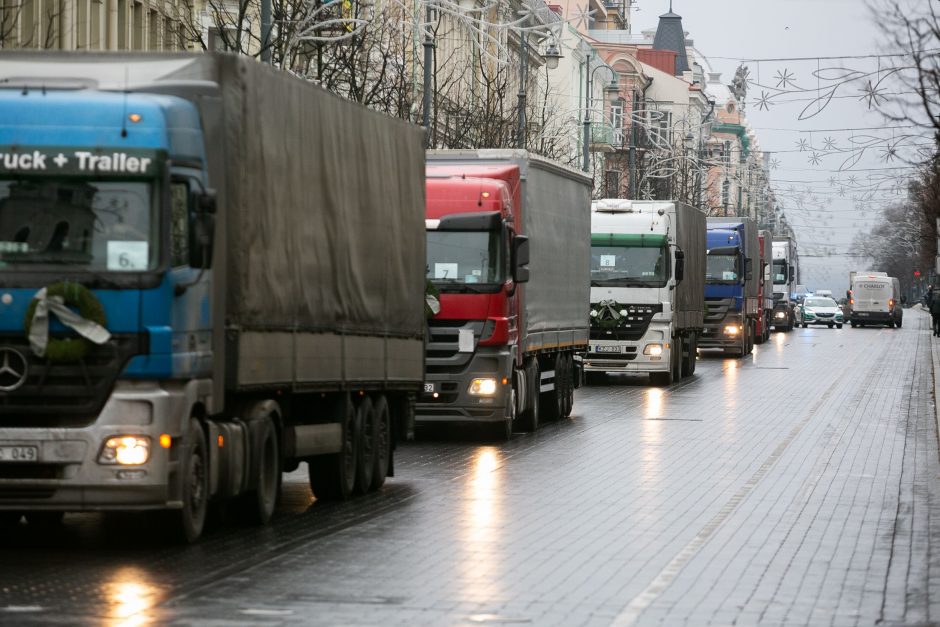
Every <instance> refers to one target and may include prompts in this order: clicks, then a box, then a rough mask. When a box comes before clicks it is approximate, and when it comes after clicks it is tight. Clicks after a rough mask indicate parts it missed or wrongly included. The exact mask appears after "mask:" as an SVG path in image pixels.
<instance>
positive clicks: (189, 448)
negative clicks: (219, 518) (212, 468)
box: [174, 420, 209, 542]
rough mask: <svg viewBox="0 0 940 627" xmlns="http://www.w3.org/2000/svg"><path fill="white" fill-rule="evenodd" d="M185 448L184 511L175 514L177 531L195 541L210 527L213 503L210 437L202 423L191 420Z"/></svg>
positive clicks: (188, 540)
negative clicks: (208, 510)
mask: <svg viewBox="0 0 940 627" xmlns="http://www.w3.org/2000/svg"><path fill="white" fill-rule="evenodd" d="M185 438H186V439H185V440H184V444H185V447H184V449H183V458H182V460H181V462H182V464H181V467H180V479H181V481H182V484H181V490H180V497H181V500H182V501H183V508H182V509H180V510H179V511H176V512H174V515H175V517H176V530H177V532H178V533H179V534H180V536H181V538H182V539H183V540H184V541H186V542H195V541H196V540H197V539H198V538H199V536H200V535H202V529H203V527H204V526H205V524H206V510H207V509H208V504H209V473H208V464H207V461H208V457H207V455H206V438H205V434H204V433H203V432H202V428H200V426H199V423H198V422H196V421H195V420H190V421H189V429H188V430H187V432H186V436H185Z"/></svg>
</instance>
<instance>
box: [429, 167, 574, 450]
mask: <svg viewBox="0 0 940 627" xmlns="http://www.w3.org/2000/svg"><path fill="white" fill-rule="evenodd" d="M590 209H591V179H590V178H588V177H586V176H584V175H583V174H582V173H580V172H578V171H576V170H572V169H569V168H566V167H564V166H561V165H559V164H556V163H553V162H551V161H547V160H545V159H541V158H539V157H536V156H534V155H530V154H528V153H526V152H524V151H507V150H475V151H457V150H453V151H449V150H445V151H429V152H428V155H427V216H426V228H427V269H426V270H427V278H428V279H429V280H430V281H431V282H432V284H433V285H434V287H435V288H436V291H437V292H438V299H439V302H440V311H439V312H438V313H436V314H435V315H433V316H432V317H431V318H430V319H429V320H428V333H429V341H428V344H427V378H426V380H425V385H424V393H423V394H422V396H421V398H420V402H419V403H418V407H417V421H418V423H419V424H430V423H434V422H457V423H469V422H476V423H488V424H490V425H491V427H492V428H493V429H495V430H496V433H497V434H498V435H499V436H500V437H505V438H508V437H510V435H511V433H512V431H513V429H514V428H518V429H522V430H528V431H534V430H535V429H537V428H538V425H539V422H540V421H541V420H549V419H555V418H558V417H562V416H568V415H569V414H570V413H571V408H572V405H573V403H574V389H575V387H576V386H577V385H579V381H580V377H579V376H578V375H577V373H576V364H575V359H574V357H575V355H576V354H577V353H579V352H581V351H584V350H585V349H587V346H588V334H589V328H588V315H587V305H588V298H589V282H590V276H589V273H590V254H591V253H590V229H591V215H590Z"/></svg>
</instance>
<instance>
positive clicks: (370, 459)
mask: <svg viewBox="0 0 940 627" xmlns="http://www.w3.org/2000/svg"><path fill="white" fill-rule="evenodd" d="M356 414H357V415H358V419H357V422H358V423H359V459H358V463H357V464H356V488H355V490H356V493H358V494H365V493H366V492H368V491H369V489H370V488H371V487H372V471H373V470H375V440H376V420H375V406H374V405H373V404H372V399H371V398H369V397H368V396H366V397H365V398H363V399H362V401H361V402H360V403H359V407H357V408H356Z"/></svg>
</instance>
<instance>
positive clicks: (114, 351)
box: [0, 334, 145, 427]
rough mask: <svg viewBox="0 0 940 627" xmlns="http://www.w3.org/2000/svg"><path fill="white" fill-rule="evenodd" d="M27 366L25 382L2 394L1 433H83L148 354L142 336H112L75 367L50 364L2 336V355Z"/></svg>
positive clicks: (23, 343) (16, 339)
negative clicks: (138, 358) (15, 356)
mask: <svg viewBox="0 0 940 627" xmlns="http://www.w3.org/2000/svg"><path fill="white" fill-rule="evenodd" d="M3 349H13V350H15V351H16V352H18V353H19V354H20V355H22V356H23V357H25V358H26V360H27V365H28V368H27V374H26V380H25V381H24V382H23V383H22V385H20V386H19V387H17V388H16V389H14V390H10V391H6V392H4V391H0V427H79V426H85V425H88V424H91V423H92V422H94V420H95V418H96V417H97V416H98V414H99V413H100V412H101V409H102V408H103V407H104V404H105V402H106V401H107V399H108V395H109V394H110V392H111V389H112V388H113V387H114V381H115V380H116V379H117V377H118V375H119V374H120V373H121V372H122V371H123V370H124V367H125V366H126V365H127V362H128V360H130V358H131V357H133V356H134V355H137V354H140V353H142V352H144V350H145V341H144V339H143V338H142V336H140V335H136V334H134V335H114V336H112V338H111V341H109V342H108V343H107V344H104V345H103V346H94V347H93V348H91V349H90V350H89V351H88V355H87V356H86V357H85V359H83V360H82V361H80V362H77V363H49V362H47V361H46V360H45V359H40V358H39V357H36V356H35V355H33V352H32V351H31V350H30V348H29V343H28V341H27V339H26V338H25V337H24V336H23V335H14V336H9V335H2V336H0V351H2V350H3Z"/></svg>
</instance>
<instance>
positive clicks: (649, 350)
mask: <svg viewBox="0 0 940 627" xmlns="http://www.w3.org/2000/svg"><path fill="white" fill-rule="evenodd" d="M643 354H644V355H651V356H652V357H659V356H660V355H662V354H663V345H662V344H647V345H646V348H644V349H643Z"/></svg>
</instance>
